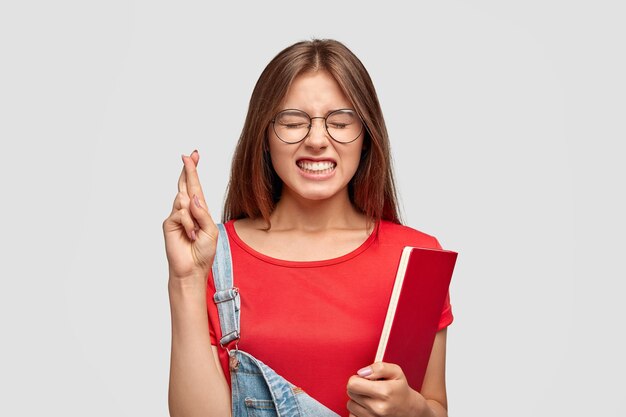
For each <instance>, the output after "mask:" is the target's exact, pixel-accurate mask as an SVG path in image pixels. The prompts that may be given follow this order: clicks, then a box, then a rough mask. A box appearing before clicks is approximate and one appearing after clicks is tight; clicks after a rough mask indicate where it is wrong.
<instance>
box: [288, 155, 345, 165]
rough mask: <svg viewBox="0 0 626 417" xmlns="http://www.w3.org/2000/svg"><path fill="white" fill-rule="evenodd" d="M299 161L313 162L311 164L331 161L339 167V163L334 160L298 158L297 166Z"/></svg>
mask: <svg viewBox="0 0 626 417" xmlns="http://www.w3.org/2000/svg"><path fill="white" fill-rule="evenodd" d="M299 161H311V162H322V161H329V162H332V163H333V164H335V165H337V161H335V160H334V159H333V158H313V157H309V156H307V157H304V158H298V159H296V164H297V163H298V162H299Z"/></svg>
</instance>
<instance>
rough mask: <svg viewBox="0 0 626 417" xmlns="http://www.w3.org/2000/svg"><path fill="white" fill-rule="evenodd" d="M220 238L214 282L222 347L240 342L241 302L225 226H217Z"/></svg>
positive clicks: (214, 265) (216, 253) (218, 239)
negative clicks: (235, 283) (234, 282)
mask: <svg viewBox="0 0 626 417" xmlns="http://www.w3.org/2000/svg"><path fill="white" fill-rule="evenodd" d="M217 229H218V232H219V234H218V238H217V249H216V252H215V259H214V260H213V281H214V283H215V294H214V295H213V301H215V304H216V305H217V311H218V313H219V317H220V327H221V329H222V338H221V339H220V345H222V346H226V345H227V344H229V343H231V342H233V341H235V343H236V341H237V340H239V309H240V307H241V300H240V298H239V289H238V288H236V287H233V263H232V260H231V257H230V246H229V244H228V234H227V233H226V228H225V227H224V225H223V224H221V223H220V224H218V225H217Z"/></svg>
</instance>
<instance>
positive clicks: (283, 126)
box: [271, 109, 363, 143]
mask: <svg viewBox="0 0 626 417" xmlns="http://www.w3.org/2000/svg"><path fill="white" fill-rule="evenodd" d="M313 119H324V127H325V128H326V132H328V136H330V137H331V138H332V139H333V140H335V141H337V142H339V143H350V142H354V141H355V140H357V139H358V137H359V136H361V133H362V132H363V122H362V121H361V118H360V117H359V116H358V115H357V114H356V112H355V111H354V110H352V109H339V110H334V111H332V112H330V113H328V115H327V116H326V117H311V116H309V115H308V113H306V112H304V111H302V110H298V109H286V110H282V111H280V112H278V114H276V116H274V118H273V119H272V121H271V123H272V126H273V127H274V133H276V136H278V139H280V140H282V141H283V142H285V143H298V142H301V141H303V140H304V139H305V138H306V137H307V136H308V135H309V132H310V131H311V126H312V124H313Z"/></svg>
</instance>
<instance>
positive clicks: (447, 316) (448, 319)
mask: <svg viewBox="0 0 626 417" xmlns="http://www.w3.org/2000/svg"><path fill="white" fill-rule="evenodd" d="M433 239H435V242H434V247H435V248H437V249H443V248H442V247H441V244H440V243H439V241H438V240H437V239H436V238H433ZM452 321H454V316H453V315H452V305H451V304H450V291H449V290H448V294H447V295H446V299H445V301H444V302H443V309H442V310H441V317H440V318H439V328H438V329H437V331H439V330H443V329H445V328H446V327H448V326H449V325H450V324H452Z"/></svg>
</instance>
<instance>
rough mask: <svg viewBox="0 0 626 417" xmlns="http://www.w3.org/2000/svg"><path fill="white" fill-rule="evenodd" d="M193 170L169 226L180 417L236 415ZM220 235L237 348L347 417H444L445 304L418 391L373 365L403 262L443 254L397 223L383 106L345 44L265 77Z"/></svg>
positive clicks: (390, 367)
mask: <svg viewBox="0 0 626 417" xmlns="http://www.w3.org/2000/svg"><path fill="white" fill-rule="evenodd" d="M182 159H183V164H184V167H183V170H182V173H181V176H180V179H179V183H178V194H177V196H176V199H175V201H174V206H173V209H172V212H171V214H170V216H169V217H168V218H167V219H166V220H165V222H164V223H163V230H164V234H165V243H166V252H167V258H168V262H169V274H170V277H169V295H170V305H171V312H172V352H171V372H170V390H169V405H170V413H171V415H172V416H205V417H207V416H220V417H222V416H228V415H231V413H232V411H231V399H232V398H234V397H233V395H234V393H231V389H230V383H231V381H230V372H229V349H227V348H230V349H233V345H232V344H230V345H227V346H225V347H222V346H221V344H220V340H222V337H223V336H224V335H223V334H222V331H221V329H220V320H219V316H218V309H217V307H216V303H215V302H214V298H213V294H214V292H215V286H214V283H213V274H212V271H211V267H212V265H213V261H214V257H215V253H216V247H217V244H218V228H217V227H216V225H215V223H214V221H213V220H212V218H211V215H210V213H209V211H208V210H207V205H206V202H205V199H204V194H203V190H202V187H201V186H200V181H199V179H198V175H197V171H196V166H197V164H198V161H199V153H198V152H197V151H194V152H193V153H192V154H191V155H190V156H185V155H183V157H182ZM222 222H223V224H224V225H225V231H226V232H227V236H228V238H227V240H228V241H230V252H231V256H232V268H233V275H234V285H235V286H236V287H238V289H239V294H240V296H241V301H240V302H241V307H240V321H241V324H240V331H241V333H240V338H239V339H238V340H237V341H236V346H235V348H237V349H241V350H242V351H246V352H248V353H250V354H251V355H254V357H256V358H258V359H259V360H261V361H262V362H263V363H265V364H267V365H268V366H269V367H271V368H272V369H273V370H274V371H276V373H277V374H279V375H281V376H282V377H284V378H285V379H286V380H288V381H289V382H291V383H293V384H295V385H296V386H297V387H298V388H297V389H298V390H302V391H303V392H306V393H307V394H308V395H310V396H311V397H313V398H315V399H316V400H317V401H319V402H320V403H321V404H323V405H324V406H326V407H328V409H330V410H332V411H334V412H335V413H337V414H339V415H341V416H346V415H354V416H357V417H369V416H424V417H425V416H446V415H447V399H446V386H445V351H446V327H447V326H448V325H449V324H450V323H451V322H452V313H451V309H450V303H449V299H447V300H446V303H445V305H444V309H443V311H442V315H441V320H440V324H439V331H438V332H437V335H436V338H435V342H434V346H433V350H432V353H431V357H430V361H429V364H428V368H427V371H426V376H425V379H424V382H423V385H422V387H421V389H420V391H419V392H418V391H416V390H414V389H412V388H411V387H410V386H409V385H408V383H407V381H406V379H405V378H404V375H403V372H402V369H401V368H400V367H399V366H397V365H394V364H390V363H371V362H372V360H373V358H374V355H375V353H376V348H377V346H378V338H379V337H380V329H381V328H382V323H383V322H384V318H385V314H386V309H387V301H388V297H389V294H390V292H391V287H392V285H393V280H394V278H395V272H396V268H397V264H398V260H399V257H400V253H401V251H402V248H403V247H404V246H407V245H411V246H423V247H437V248H438V247H440V246H439V244H438V242H437V240H436V239H435V238H434V237H432V236H429V235H426V234H424V233H421V232H419V231H416V230H414V229H411V228H409V227H406V226H402V225H401V224H400V220H399V216H398V212H397V203H396V192H395V187H394V182H393V176H392V170H391V159H390V151H389V143H388V136H387V131H386V127H385V122H384V119H383V116H382V111H381V109H380V105H379V103H378V98H377V95H376V91H375V89H374V86H373V84H372V81H371V79H370V77H369V75H368V73H367V71H366V69H365V68H364V67H363V65H362V63H361V62H360V60H359V59H358V58H357V57H356V56H355V55H354V54H353V53H352V52H351V51H350V50H348V49H347V48H346V47H345V46H344V45H343V44H341V43H339V42H337V41H332V40H313V41H307V42H299V43H296V44H294V45H292V46H290V47H288V48H286V49H285V50H283V51H282V52H280V53H279V54H278V55H277V56H276V57H275V58H274V59H273V60H272V61H271V62H270V63H269V64H268V66H267V67H266V69H265V70H264V71H263V73H262V74H261V77H260V78H259V80H258V82H257V84H256V87H255V89H254V91H253V93H252V97H251V100H250V107H249V110H248V115H247V118H246V121H245V124H244V127H243V131H242V134H241V137H240V139H239V143H238V145H237V149H236V151H235V155H234V158H233V163H232V172H231V179H230V184H229V188H228V195H227V199H226V203H225V207H224V214H223V219H222ZM207 277H208V279H207ZM231 365H232V363H231ZM258 411H259V410H256V412H258ZM235 413H238V411H236V412H235ZM249 413H252V411H249ZM251 415H256V414H251ZM262 415H274V414H262ZM233 417H240V416H239V415H233Z"/></svg>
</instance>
